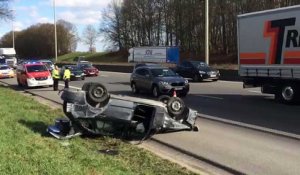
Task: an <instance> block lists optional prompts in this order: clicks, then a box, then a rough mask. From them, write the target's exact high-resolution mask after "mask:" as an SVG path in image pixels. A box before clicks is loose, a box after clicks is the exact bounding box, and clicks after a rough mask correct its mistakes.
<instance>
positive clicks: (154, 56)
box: [128, 47, 179, 63]
mask: <svg viewBox="0 0 300 175" xmlns="http://www.w3.org/2000/svg"><path fill="white" fill-rule="evenodd" d="M129 54H130V55H129V57H128V62H152V63H178V61H179V48H178V47H134V48H131V49H129Z"/></svg>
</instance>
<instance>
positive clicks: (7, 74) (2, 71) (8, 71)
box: [0, 65, 15, 78]
mask: <svg viewBox="0 0 300 175" xmlns="http://www.w3.org/2000/svg"><path fill="white" fill-rule="evenodd" d="M14 77H15V72H14V70H13V69H12V68H11V67H10V66H8V65H0V78H14Z"/></svg>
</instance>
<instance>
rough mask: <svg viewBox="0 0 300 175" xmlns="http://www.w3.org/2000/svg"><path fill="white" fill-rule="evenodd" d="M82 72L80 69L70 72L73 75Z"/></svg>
mask: <svg viewBox="0 0 300 175" xmlns="http://www.w3.org/2000/svg"><path fill="white" fill-rule="evenodd" d="M82 73H83V72H82V71H80V70H76V71H71V74H74V75H81V74H82Z"/></svg>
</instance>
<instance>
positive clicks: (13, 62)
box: [0, 48, 17, 68]
mask: <svg viewBox="0 0 300 175" xmlns="http://www.w3.org/2000/svg"><path fill="white" fill-rule="evenodd" d="M0 63H2V64H7V65H9V66H11V67H13V68H16V67H17V58H16V50H15V49H14V48H0Z"/></svg>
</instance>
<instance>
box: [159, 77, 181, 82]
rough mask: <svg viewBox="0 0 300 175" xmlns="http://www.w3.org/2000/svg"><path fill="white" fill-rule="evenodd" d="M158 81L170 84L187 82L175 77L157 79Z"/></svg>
mask: <svg viewBox="0 0 300 175" xmlns="http://www.w3.org/2000/svg"><path fill="white" fill-rule="evenodd" d="M156 80H157V81H166V82H170V83H175V82H185V79H184V78H182V77H180V76H174V77H156Z"/></svg>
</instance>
